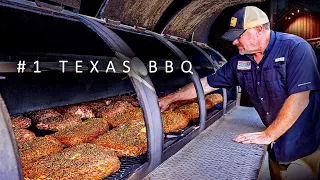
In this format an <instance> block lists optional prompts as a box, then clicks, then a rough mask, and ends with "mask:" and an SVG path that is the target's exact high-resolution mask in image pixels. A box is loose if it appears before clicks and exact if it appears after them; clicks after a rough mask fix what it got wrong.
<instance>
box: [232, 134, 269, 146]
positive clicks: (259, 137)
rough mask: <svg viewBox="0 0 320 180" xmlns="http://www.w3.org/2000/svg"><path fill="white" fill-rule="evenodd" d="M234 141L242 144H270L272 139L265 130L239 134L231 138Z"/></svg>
mask: <svg viewBox="0 0 320 180" xmlns="http://www.w3.org/2000/svg"><path fill="white" fill-rule="evenodd" d="M233 141H235V142H239V143H243V144H266V145H268V144H270V143H272V142H273V141H274V139H273V138H271V137H270V136H269V135H267V133H265V131H262V132H255V133H247V134H241V135H239V136H237V137H236V138H234V139H233Z"/></svg>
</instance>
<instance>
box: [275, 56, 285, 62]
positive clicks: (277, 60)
mask: <svg viewBox="0 0 320 180" xmlns="http://www.w3.org/2000/svg"><path fill="white" fill-rule="evenodd" d="M282 61H284V57H279V58H277V59H275V60H274V62H282Z"/></svg>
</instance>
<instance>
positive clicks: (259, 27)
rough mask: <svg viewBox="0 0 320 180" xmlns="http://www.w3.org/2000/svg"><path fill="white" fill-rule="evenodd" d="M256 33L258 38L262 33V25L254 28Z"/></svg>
mask: <svg viewBox="0 0 320 180" xmlns="http://www.w3.org/2000/svg"><path fill="white" fill-rule="evenodd" d="M256 32H257V33H258V35H259V36H260V35H261V34H262V32H263V27H262V25H258V26H256Z"/></svg>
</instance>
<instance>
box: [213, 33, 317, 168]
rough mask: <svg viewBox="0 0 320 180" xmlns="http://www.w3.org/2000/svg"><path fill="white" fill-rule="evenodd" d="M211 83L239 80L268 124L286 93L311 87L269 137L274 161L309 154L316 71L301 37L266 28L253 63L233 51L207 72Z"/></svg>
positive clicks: (314, 139) (314, 123)
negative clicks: (299, 107) (293, 115)
mask: <svg viewBox="0 0 320 180" xmlns="http://www.w3.org/2000/svg"><path fill="white" fill-rule="evenodd" d="M207 80H208V84H209V85H210V86H211V87H215V88H222V87H231V86H240V87H241V88H242V89H243V90H244V91H246V92H247V93H248V94H249V96H250V99H251V101H252V103H253V105H254V107H255V109H256V110H257V112H258V114H259V115H260V117H261V119H262V121H263V123H264V124H265V125H266V126H267V127H268V126H269V125H271V124H272V122H273V121H274V120H275V119H276V117H277V115H278V113H279V112H280V109H281V107H282V106H283V104H284V102H285V101H286V99H287V98H288V97H289V96H290V95H291V94H295V93H298V92H303V91H307V90H311V93H310V97H309V104H308V106H307V108H306V109H305V110H304V111H303V112H302V114H301V115H300V117H299V118H298V120H297V121H296V122H295V124H294V125H293V126H292V127H291V128H290V129H289V130H288V131H287V132H286V133H285V134H283V135H282V136H281V137H280V138H279V139H278V140H276V142H274V143H273V149H274V153H275V157H276V161H277V162H278V163H287V162H291V161H294V160H296V159H299V158H301V157H304V156H307V155H309V154H312V153H313V152H314V151H315V150H316V149H317V148H318V147H319V145H320V92H319V91H316V90H319V89H320V75H319V71H318V68H317V57H316V55H315V53H314V51H313V49H312V47H311V46H310V45H309V44H308V43H307V42H306V41H305V40H304V39H302V38H300V37H298V36H295V35H291V34H286V33H280V32H275V31H271V36H270V41H269V44H268V46H267V48H266V50H265V52H264V56H263V59H262V60H261V62H260V63H259V64H257V63H256V61H255V60H254V58H253V55H236V56H234V57H233V58H232V59H231V60H230V61H228V63H226V64H225V65H224V66H223V67H222V68H221V69H219V70H218V71H217V72H216V73H215V74H212V75H210V76H208V77H207Z"/></svg>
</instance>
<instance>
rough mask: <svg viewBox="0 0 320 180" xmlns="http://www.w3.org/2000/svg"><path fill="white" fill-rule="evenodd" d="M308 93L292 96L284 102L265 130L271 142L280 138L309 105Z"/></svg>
mask: <svg viewBox="0 0 320 180" xmlns="http://www.w3.org/2000/svg"><path fill="white" fill-rule="evenodd" d="M309 94H310V91H304V92H299V93H296V94H292V95H290V96H289V97H288V99H287V100H286V101H285V103H284V105H283V107H282V108H281V110H280V112H279V115H278V117H277V118H276V120H275V121H274V122H273V123H272V124H271V125H270V126H269V127H268V128H267V129H266V130H265V133H266V134H267V135H268V136H270V137H271V138H272V139H273V140H277V139H278V138H279V137H280V136H282V135H283V134H284V133H285V132H286V131H287V130H288V129H289V128H290V127H291V126H292V125H293V124H294V123H295V122H296V121H297V119H298V118H299V116H300V115H301V113H302V112H303V110H304V109H305V108H306V107H307V106H308V104H309Z"/></svg>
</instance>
